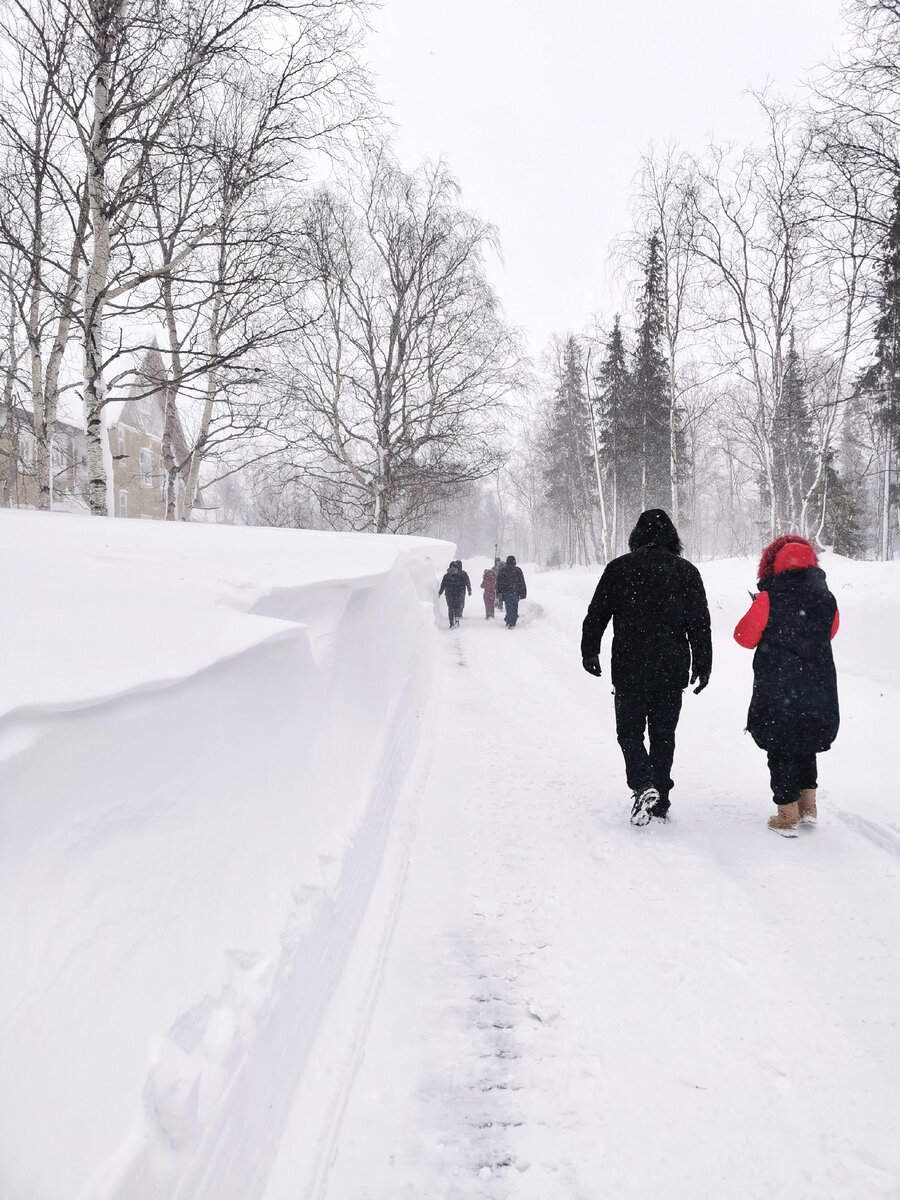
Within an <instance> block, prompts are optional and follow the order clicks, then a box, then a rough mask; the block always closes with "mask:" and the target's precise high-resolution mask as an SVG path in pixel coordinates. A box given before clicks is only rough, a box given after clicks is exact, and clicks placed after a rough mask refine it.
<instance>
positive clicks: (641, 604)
mask: <svg viewBox="0 0 900 1200" xmlns="http://www.w3.org/2000/svg"><path fill="white" fill-rule="evenodd" d="M628 547H629V551H630V553H628V554H623V555H621V557H619V558H615V559H613V561H612V562H611V563H609V564H608V565H607V567H606V570H605V571H604V572H603V575H602V577H601V579H600V582H599V584H598V585H597V590H596V591H595V592H594V598H593V600H591V603H590V606H589V607H588V611H587V616H586V617H585V619H584V627H583V631H582V638H581V659H582V665H583V666H584V669H585V670H586V671H588V672H590V674H591V675H598V676H599V675H600V642H601V639H602V637H603V633H604V630H605V629H606V626H607V625H608V624H609V622H610V620H612V623H613V644H612V683H613V687H614V688H615V693H616V702H615V704H616V736H617V738H618V742H619V745H620V746H621V747H622V754H623V756H624V758H625V777H626V779H627V781H628V786H629V788H631V791H632V801H633V805H632V811H631V823H632V824H633V825H646V824H647V823H648V821H649V820H650V818H651V817H659V818H662V819H664V818H665V816H666V814H667V813H668V811H669V792H670V791H671V789H672V787H673V786H674V785H673V782H672V779H671V777H670V773H671V770H672V760H673V758H674V756H675V729H676V726H677V725H678V717H679V715H680V713H681V694H682V692H683V691H684V689H685V687H687V684H688V681H690V683H692V684H694V683H696V684H697V687H696V688H695V689H694V691H695V692H702V691H703V689H704V688H705V687H706V685H707V683H708V682H709V675H710V671H711V670H712V639H711V637H710V628H709V607H708V605H707V603H706V593H705V591H704V589H703V581H702V579H701V578H700V572H699V571H698V570H697V568H696V567H695V566H694V565H693V564H692V563H689V562H687V561H686V560H685V559H683V558H682V557H681V541H680V539H679V537H678V532H677V530H676V529H675V526H674V525H673V524H672V522H671V520H670V519H669V516H668V514H667V513H665V512H663V510H662V509H661V508H652V509H649V510H648V511H647V512H643V513H641V515H640V517H639V518H638V522H637V524H636V525H635V527H634V529H633V530H632V533H631V536H630V537H629V539H628ZM645 729H646V730H647V732H648V734H649V741H650V748H649V751H648V750H647V748H646V746H645V744H644V731H645Z"/></svg>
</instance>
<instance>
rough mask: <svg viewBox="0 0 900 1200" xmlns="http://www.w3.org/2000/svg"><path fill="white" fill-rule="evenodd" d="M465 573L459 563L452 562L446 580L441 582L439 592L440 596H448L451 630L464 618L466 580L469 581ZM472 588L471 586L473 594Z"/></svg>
mask: <svg viewBox="0 0 900 1200" xmlns="http://www.w3.org/2000/svg"><path fill="white" fill-rule="evenodd" d="M468 578H469V577H468V575H466V573H465V571H461V570H460V569H459V563H458V562H452V563H451V564H450V566H449V567H448V568H447V571H446V574H445V575H444V578H443V579H442V580H441V588H440V591H439V592H438V595H439V596H443V595H445V594H446V596H447V615H448V617H449V618H450V628H451V629H454V628H455V627H456V626H457V625H458V624H459V622H460V619H461V618H462V612H463V605H464V604H465V602H466V580H467V579H468ZM471 591H472V587H471V585H470V586H469V592H470V594H471Z"/></svg>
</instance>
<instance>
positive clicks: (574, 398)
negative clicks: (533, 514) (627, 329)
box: [544, 335, 598, 563]
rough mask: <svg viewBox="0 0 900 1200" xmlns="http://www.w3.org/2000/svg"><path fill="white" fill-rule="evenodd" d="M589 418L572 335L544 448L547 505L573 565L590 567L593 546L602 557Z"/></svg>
mask: <svg viewBox="0 0 900 1200" xmlns="http://www.w3.org/2000/svg"><path fill="white" fill-rule="evenodd" d="M591 457H592V450H591V432H590V414H589V412H588V404H587V395H586V391H585V379H584V359H583V357H582V353H581V347H580V346H579V344H578V342H577V340H576V339H575V338H574V337H572V336H571V335H570V336H569V337H567V338H566V341H565V343H564V345H563V348H562V354H561V356H560V361H559V368H558V375H557V382H556V388H555V391H554V395H553V400H552V403H551V410H550V421H549V427H548V436H547V444H546V446H545V467H544V479H545V483H546V488H547V499H548V500H549V501H550V504H551V505H552V507H553V508H554V510H555V511H556V512H557V514H558V515H559V516H560V518H561V519H562V522H563V524H564V527H565V536H566V553H565V558H566V560H567V561H568V562H569V563H574V562H577V561H579V560H580V561H587V560H588V558H589V557H590V554H589V550H588V543H589V541H590V543H591V545H592V546H593V548H594V552H595V554H596V553H597V552H598V547H597V545H596V534H595V529H594V524H593V502H594V492H595V491H596V488H594V487H593V486H592V484H591V471H592V468H591Z"/></svg>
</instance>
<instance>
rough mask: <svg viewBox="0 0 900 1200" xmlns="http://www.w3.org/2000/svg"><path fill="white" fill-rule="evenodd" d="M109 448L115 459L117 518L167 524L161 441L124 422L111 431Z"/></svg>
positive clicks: (114, 482)
mask: <svg viewBox="0 0 900 1200" xmlns="http://www.w3.org/2000/svg"><path fill="white" fill-rule="evenodd" d="M109 448H110V451H111V452H112V459H113V502H114V506H115V511H114V513H113V515H114V516H116V517H152V518H153V519H154V520H157V521H162V520H164V519H165V515H166V495H165V487H164V485H165V478H166V473H165V468H164V466H163V461H162V442H161V441H160V439H159V438H157V437H153V435H152V434H149V433H143V432H141V430H139V429H132V428H131V426H130V425H123V424H122V423H121V422H120V423H119V424H118V425H112V426H110V428H109Z"/></svg>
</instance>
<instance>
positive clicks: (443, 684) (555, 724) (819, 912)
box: [267, 564, 900, 1200]
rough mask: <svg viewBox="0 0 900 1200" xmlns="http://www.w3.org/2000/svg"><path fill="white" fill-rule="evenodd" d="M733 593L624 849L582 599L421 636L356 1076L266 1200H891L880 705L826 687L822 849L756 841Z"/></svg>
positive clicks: (875, 696)
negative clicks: (586, 655) (649, 810)
mask: <svg viewBox="0 0 900 1200" xmlns="http://www.w3.org/2000/svg"><path fill="white" fill-rule="evenodd" d="M730 567H731V573H730V574H728V573H727V572H726V573H725V574H723V573H721V572H720V573H719V574H718V575H717V574H716V573H715V570H713V571H712V572H711V573H710V572H709V571H707V572H705V574H706V575H707V586H708V589H709V590H710V600H711V605H712V608H713V615H714V630H715V636H716V664H715V668H714V674H713V682H712V684H711V685H710V687H709V689H708V690H707V691H706V692H705V693H704V694H703V695H701V696H699V697H695V696H693V695H692V694H690V693H688V694H687V695H686V698H685V706H684V711H683V716H682V721H681V725H680V729H679V740H678V749H677V753H676V762H675V770H674V775H675V780H676V790H675V791H674V792H673V797H672V799H673V808H672V819H671V821H670V822H669V823H668V824H666V825H661V824H659V823H657V822H653V823H652V824H651V825H650V826H648V827H646V828H644V829H635V828H632V827H631V826H630V825H629V823H628V813H629V797H628V795H627V791H626V789H625V786H624V782H623V771H622V767H621V761H620V753H619V749H618V746H617V744H616V742H615V736H614V728H613V717H612V697H611V695H610V686H609V682H608V672H606V673H605V674H604V677H603V678H602V679H601V680H600V681H597V680H594V679H592V678H591V677H589V676H587V675H585V674H584V673H583V672H582V671H581V669H580V664H579V660H578V641H577V635H578V622H579V621H580V617H581V615H583V612H584V608H585V606H586V601H587V598H588V596H589V594H590V591H591V587H592V584H593V579H591V578H589V577H587V576H585V577H583V578H582V579H580V580H579V579H577V578H574V579H573V580H568V581H567V580H566V579H565V577H545V579H544V580H543V586H542V585H541V582H540V581H535V583H534V585H533V586H532V587H531V590H530V593H529V600H527V601H525V602H524V603H523V604H522V608H521V617H520V622H519V626H518V628H517V629H516V630H514V631H507V630H506V629H505V628H504V626H503V624H502V622H501V621H500V620H497V621H486V620H485V619H484V617H483V613H482V608H481V604H480V603H478V600H479V599H480V598H479V597H473V598H472V600H470V601H469V603H468V606H467V611H466V615H465V618H464V620H463V624H462V627H461V629H459V630H457V631H453V632H450V631H447V630H444V629H440V630H439V632H438V634H437V636H439V637H440V639H441V647H440V651H441V681H440V693H439V696H438V698H437V711H436V714H435V720H434V725H433V742H434V744H433V751H432V758H431V761H430V765H429V766H428V768H427V770H426V771H424V773H423V774H422V776H421V777H419V778H418V779H417V781H416V783H415V787H414V790H415V792H416V794H415V795H414V796H412V797H409V798H408V800H407V804H408V806H409V809H410V811H411V812H413V811H414V812H415V831H414V834H413V832H412V830H413V823H412V818H410V821H409V823H408V825H406V826H404V828H405V829H406V832H405V833H403V834H402V835H399V834H398V835H397V836H398V838H399V840H400V841H402V840H403V839H404V838H408V844H407V847H406V848H407V850H408V854H409V863H408V874H406V875H404V871H405V867H403V868H400V867H397V866H396V864H395V866H394V867H393V868H390V869H392V870H394V872H395V883H394V889H395V893H396V895H395V900H394V904H393V908H391V909H390V915H387V914H388V908H389V907H390V906H386V907H385V914H386V915H385V916H384V924H385V929H386V930H387V932H386V934H385V940H384V948H383V952H382V956H381V959H380V960H379V961H378V963H377V964H376V965H375V967H374V968H372V971H373V974H372V979H373V980H374V982H372V983H370V991H371V996H370V1000H369V1002H368V1003H367V1004H366V1006H365V1007H364V1012H363V1014H362V1015H357V1017H356V1035H355V1036H356V1042H355V1044H356V1046H357V1048H356V1051H355V1056H354V1059H353V1062H352V1064H350V1066H349V1067H348V1068H347V1069H346V1070H344V1071H343V1072H340V1071H338V1072H337V1073H336V1075H335V1077H334V1078H335V1081H336V1082H335V1087H336V1088H337V1090H338V1091H340V1092H341V1093H342V1094H341V1096H340V1097H339V1099H338V1101H337V1102H336V1103H335V1104H334V1105H333V1108H332V1112H333V1113H334V1114H335V1115H334V1117H333V1120H332V1122H331V1127H330V1131H329V1133H328V1136H327V1138H326V1139H325V1143H326V1144H325V1146H324V1158H323V1161H322V1162H320V1164H319V1168H318V1171H317V1172H316V1173H315V1174H314V1177H313V1175H310V1176H309V1177H308V1179H309V1182H308V1183H307V1184H306V1185H304V1184H302V1183H299V1180H298V1178H297V1176H296V1175H295V1176H294V1178H293V1181H292V1180H291V1164H292V1163H293V1162H295V1158H294V1157H292V1150H291V1148H292V1147H293V1154H295V1153H296V1147H297V1145H298V1142H299V1141H300V1140H302V1137H303V1130H302V1129H301V1127H300V1124H299V1118H298V1116H297V1114H295V1118H294V1121H293V1123H292V1125H289V1127H288V1130H287V1134H286V1136H285V1139H284V1141H283V1152H282V1161H281V1162H280V1163H279V1164H277V1166H276V1169H275V1170H274V1171H273V1174H272V1176H271V1178H270V1186H269V1190H268V1192H267V1197H268V1198H269V1200H286V1198H287V1197H288V1196H294V1195H315V1196H317V1197H319V1198H320V1200H321V1198H327V1200H401V1198H402V1200H422V1198H423V1197H446V1198H447V1200H456V1198H457V1197H458V1198H462V1197H485V1198H491V1200H493V1198H497V1200H500V1198H506V1197H509V1198H511V1200H556V1198H558V1200H578V1198H583V1200H598V1198H601V1197H610V1198H615V1200H627V1198H632V1197H633V1198H634V1200H644V1198H646V1197H649V1196H653V1197H654V1198H655V1200H676V1198H677V1200H682V1198H684V1200H688V1198H690V1200H697V1198H698V1197H710V1198H712V1197H716V1198H721V1197H741V1198H742V1200H749V1198H753V1197H760V1198H763V1197H766V1198H767V1200H772V1198H778V1197H784V1198H785V1200H788V1198H790V1200H800V1198H803V1197H809V1198H810V1200H812V1198H815V1200H822V1198H823V1197H828V1198H829V1200H838V1198H841V1197H846V1198H847V1200H851V1198H852V1200H860V1198H862V1197H866V1198H867V1200H872V1198H875V1197H889V1196H890V1197H896V1196H897V1195H898V1194H900V1139H898V1138H897V1133H896V1131H897V1129H898V1127H900V1089H898V1087H897V1085H896V1081H897V1079H898V1078H900V1024H898V1003H897V1002H898V997H900V966H898V960H897V955H896V948H897V933H898V915H897V914H898V913H900V829H898V826H897V824H896V814H895V812H894V809H893V800H892V798H890V800H888V798H886V797H885V796H884V789H885V785H886V784H888V783H889V781H890V780H891V779H892V778H894V777H895V775H896V770H895V769H894V770H892V771H888V767H889V761H890V758H891V756H892V750H891V748H890V747H889V746H886V745H885V740H886V739H885V734H888V739H887V740H889V738H890V733H889V727H887V726H886V724H885V718H886V717H887V715H888V714H889V713H892V714H893V715H894V716H895V715H896V713H897V711H898V709H897V699H898V695H897V690H896V684H895V681H894V679H893V677H891V681H890V682H888V683H884V682H882V683H873V682H872V681H871V680H870V679H868V678H866V677H860V676H858V675H855V674H852V673H851V672H850V671H847V672H845V673H844V676H843V678H842V700H843V704H844V709H845V729H844V733H843V734H842V738H841V740H840V741H839V743H838V745H837V747H836V749H835V750H834V751H833V752H832V753H831V754H829V755H826V756H823V759H822V763H821V768H822V769H821V777H820V785H821V786H820V809H819V811H820V822H819V828H818V829H816V830H804V831H803V836H802V837H801V838H800V839H797V840H796V841H786V840H785V839H782V838H779V837H777V836H775V835H773V834H772V833H770V832H769V831H768V830H767V829H766V826H765V818H766V817H767V815H768V813H769V811H770V806H769V802H768V798H767V790H766V774H765V763H764V756H763V755H762V753H761V752H760V751H758V750H757V749H756V748H755V747H754V746H753V745H752V744H751V743H750V740H749V738H748V737H747V736H746V735H743V734H742V732H741V730H742V728H743V718H744V715H745V712H746V702H747V697H748V695H749V684H750V658H749V655H744V654H743V652H741V651H740V650H739V649H738V648H737V647H735V646H733V645H731V644H730V643H729V640H728V631H729V629H730V627H731V626H733V622H734V616H735V614H737V615H740V611H742V599H741V597H742V595H744V596H745V593H742V591H741V590H739V588H738V584H739V583H744V582H745V581H744V580H743V579H742V578H740V577H739V575H738V573H737V572H736V570H735V565H734V564H730ZM473 579H474V576H473ZM736 589H737V590H736ZM720 593H721V594H720ZM839 600H840V602H841V604H842V607H843V608H844V609H845V613H846V616H845V620H846V621H847V623H849V624H851V625H852V615H851V613H850V612H849V611H847V610H849V609H851V608H852V602H851V600H852V598H851V597H850V596H848V595H847V594H845V595H840V594H839ZM839 667H840V663H839ZM879 806H880V807H879ZM396 853H397V854H398V855H399V857H401V858H402V856H403V850H402V848H401V849H400V850H397V851H396ZM404 879H405V885H404V883H403V880H404ZM398 881H399V882H398ZM388 927H389V928H388ZM388 939H389V940H388ZM352 1040H353V1039H351V1041H352ZM305 1128H306V1129H307V1132H308V1129H309V1126H308V1125H307V1126H306V1127H305ZM298 1184H299V1187H300V1188H301V1189H302V1190H300V1191H296V1190H293V1189H294V1188H296V1187H297V1186H298Z"/></svg>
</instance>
